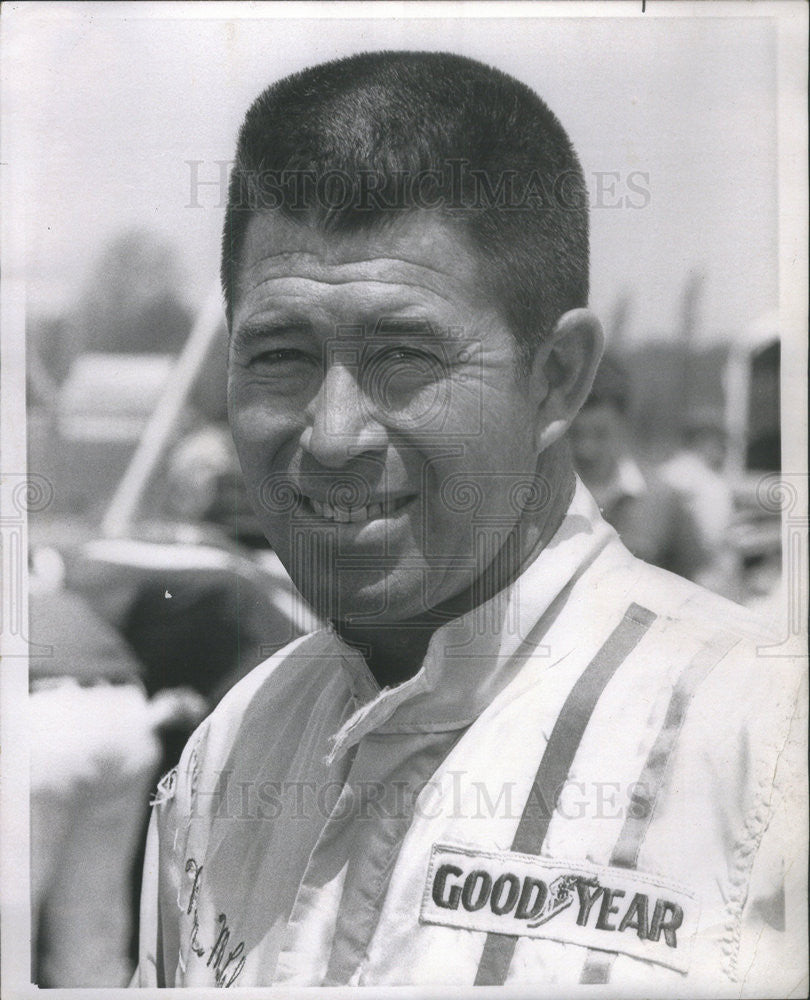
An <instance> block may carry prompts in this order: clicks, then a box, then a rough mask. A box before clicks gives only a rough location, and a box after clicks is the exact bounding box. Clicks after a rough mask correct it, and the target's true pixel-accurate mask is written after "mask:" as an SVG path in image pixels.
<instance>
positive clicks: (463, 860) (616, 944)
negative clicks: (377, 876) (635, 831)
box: [419, 844, 700, 972]
mask: <svg viewBox="0 0 810 1000" xmlns="http://www.w3.org/2000/svg"><path fill="white" fill-rule="evenodd" d="M699 915H700V906H699V903H698V900H697V898H696V897H695V896H694V895H693V894H692V893H690V892H688V891H687V890H686V889H684V888H682V887H680V886H678V885H675V884H674V883H672V882H670V881H668V880H665V879H661V878H658V877H657V876H655V875H650V874H646V873H643V872H636V871H634V870H632V869H628V868H611V867H609V866H606V865H605V866H600V865H591V864H589V863H587V862H579V861H577V862H567V861H559V860H557V859H552V858H543V857H536V856H533V855H530V854H517V853H515V852H513V851H496V852H487V851H475V850H472V849H469V848H465V847H457V846H454V845H448V844H434V845H433V848H432V851H431V855H430V864H429V866H428V872H427V880H426V882H425V891H424V894H423V897H422V907H421V910H420V914H419V918H420V920H421V921H422V923H427V924H441V925H443V926H445V927H460V928H463V929H465V930H471V931H484V932H489V931H492V932H494V933H496V934H511V935H515V936H519V937H531V938H547V939H549V940H552V941H562V942H565V943H566V944H577V945H582V947H583V948H598V949H600V950H602V951H611V952H620V953H622V954H625V955H631V956H633V957H634V958H640V959H643V960H644V961H646V962H655V963H657V964H659V965H665V966H667V967H668V968H670V969H675V970H677V971H678V972H687V971H688V968H689V953H690V951H691V946H692V939H693V938H694V935H695V931H696V930H697V924H698V918H699Z"/></svg>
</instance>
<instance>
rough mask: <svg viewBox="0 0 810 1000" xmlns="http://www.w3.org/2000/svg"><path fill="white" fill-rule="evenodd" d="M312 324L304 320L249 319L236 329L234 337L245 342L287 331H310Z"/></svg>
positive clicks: (280, 335)
mask: <svg viewBox="0 0 810 1000" xmlns="http://www.w3.org/2000/svg"><path fill="white" fill-rule="evenodd" d="M311 330H312V326H311V325H310V324H309V323H307V322H305V321H304V320H283V321H279V320H248V321H247V322H245V323H243V324H242V325H241V326H239V327H237V329H236V330H235V331H234V337H235V338H236V339H238V340H240V341H242V342H244V343H250V342H251V341H253V340H261V339H267V338H271V337H282V336H284V334H287V333H309V332H310V331H311Z"/></svg>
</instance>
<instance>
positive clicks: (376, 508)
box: [304, 494, 415, 524]
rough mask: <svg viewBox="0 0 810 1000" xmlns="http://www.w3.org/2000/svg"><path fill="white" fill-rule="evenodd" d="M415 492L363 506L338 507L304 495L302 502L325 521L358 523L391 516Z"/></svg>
mask: <svg viewBox="0 0 810 1000" xmlns="http://www.w3.org/2000/svg"><path fill="white" fill-rule="evenodd" d="M414 496H415V494H409V495H408V496H404V497H386V498H384V499H382V500H380V501H377V502H375V503H370V504H367V505H366V506H365V507H338V506H337V505H335V504H329V503H325V502H321V501H320V500H315V499H314V498H313V497H308V496H305V497H304V503H305V504H306V505H307V506H308V507H309V508H310V509H311V510H312V511H314V513H315V514H317V515H318V517H322V518H323V519H324V520H325V521H336V522H337V523H338V524H359V523H360V522H362V521H374V520H376V519H377V518H381V517H391V515H392V514H395V513H396V512H397V511H398V510H400V509H401V508H402V507H404V506H405V504H407V503H409V502H410V501H411V500H413V498H414Z"/></svg>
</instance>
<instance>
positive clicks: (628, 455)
mask: <svg viewBox="0 0 810 1000" xmlns="http://www.w3.org/2000/svg"><path fill="white" fill-rule="evenodd" d="M629 404H630V379H629V376H628V374H627V372H626V371H625V369H624V367H623V366H622V365H621V364H620V363H619V362H618V361H617V360H616V358H614V357H612V356H610V355H605V356H604V357H603V358H602V362H601V364H600V366H599V370H598V371H597V373H596V377H595V379H594V383H593V388H592V389H591V392H590V395H589V396H588V398H587V399H586V400H585V404H584V406H583V407H582V409H581V410H580V412H579V413H578V414H577V418H576V420H575V421H574V423H573V425H572V427H571V435H570V437H571V448H572V452H573V456H574V466H575V468H576V470H577V472H578V473H579V475H580V476H581V477H582V481H583V482H584V483H585V485H586V486H587V487H588V490H589V491H590V493H591V494H592V496H593V498H594V499H595V500H596V502H597V504H598V505H599V510H600V512H601V514H602V517H604V519H605V520H606V521H607V522H608V523H609V524H612V525H613V527H614V528H615V529H616V531H618V533H619V537H620V538H621V540H622V542H623V543H624V544H625V545H626V546H627V548H628V549H629V550H630V551H631V552H632V553H633V555H634V556H638V558H639V559H644V560H645V562H651V563H653V565H655V566H661V567H662V568H663V569H668V570H670V571H671V572H673V573H678V574H680V575H681V576H685V577H686V578H687V579H689V580H697V579H698V577H699V576H700V574H701V572H702V571H703V570H704V568H705V567H706V565H707V563H708V561H709V549H708V547H707V546H706V545H705V544H704V543H703V541H702V539H701V537H700V535H699V532H698V527H697V525H696V524H695V522H694V519H693V518H692V516H691V513H690V511H689V509H688V507H687V506H686V504H685V502H684V501H683V500H682V499H681V497H680V496H679V495H678V493H677V492H676V491H675V489H673V488H672V486H670V485H668V484H667V483H666V482H665V481H663V480H662V479H661V478H660V477H659V476H656V475H655V474H654V473H653V472H651V471H650V470H645V471H643V472H642V470H641V468H639V464H638V462H636V460H635V458H634V457H633V454H632V449H631V444H630V430H629V427H628V419H627V410H628V407H629Z"/></svg>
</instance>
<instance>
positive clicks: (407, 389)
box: [363, 345, 447, 410]
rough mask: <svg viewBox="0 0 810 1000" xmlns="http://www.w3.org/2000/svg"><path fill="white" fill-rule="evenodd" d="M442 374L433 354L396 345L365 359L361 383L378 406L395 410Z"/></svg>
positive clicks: (433, 382) (438, 359)
mask: <svg viewBox="0 0 810 1000" xmlns="http://www.w3.org/2000/svg"><path fill="white" fill-rule="evenodd" d="M446 374H447V371H446V365H445V364H444V363H443V360H442V358H441V357H440V356H439V355H438V354H437V353H435V352H433V351H430V350H424V349H421V348H418V347H408V346H405V345H400V346H397V347H387V348H384V349H382V350H379V351H375V352H374V353H372V354H371V355H370V356H369V357H367V358H366V362H365V364H364V366H363V386H364V389H365V391H366V393H367V395H369V396H370V397H371V398H372V399H374V400H375V402H376V403H377V404H378V405H380V406H382V407H383V408H384V409H386V410H391V409H394V410H397V409H400V408H401V407H402V406H406V405H408V404H409V402H410V401H411V400H412V399H414V398H415V397H416V396H417V395H420V394H421V393H422V391H423V390H425V389H426V388H427V387H429V386H431V385H435V384H436V383H438V382H440V381H441V380H442V379H443V378H444V377H445V376H446Z"/></svg>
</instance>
